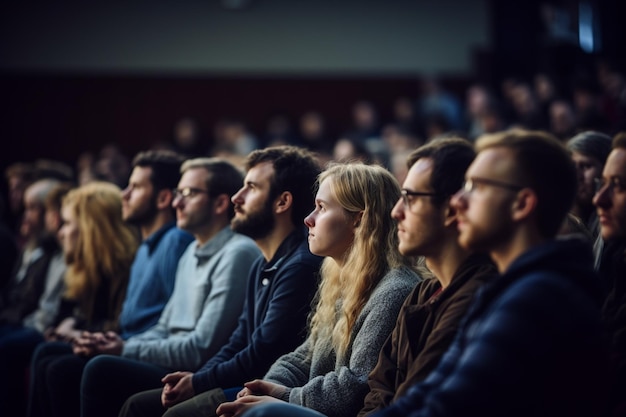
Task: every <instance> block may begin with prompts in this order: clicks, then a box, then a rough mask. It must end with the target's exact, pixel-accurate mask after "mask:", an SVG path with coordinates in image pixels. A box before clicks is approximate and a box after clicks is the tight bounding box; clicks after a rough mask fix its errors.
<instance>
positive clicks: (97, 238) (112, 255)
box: [29, 182, 138, 416]
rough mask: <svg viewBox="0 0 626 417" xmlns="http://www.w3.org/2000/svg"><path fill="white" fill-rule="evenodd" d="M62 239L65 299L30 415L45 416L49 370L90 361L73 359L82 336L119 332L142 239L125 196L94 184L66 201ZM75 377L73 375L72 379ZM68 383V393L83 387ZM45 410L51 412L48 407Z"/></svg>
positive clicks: (42, 356)
mask: <svg viewBox="0 0 626 417" xmlns="http://www.w3.org/2000/svg"><path fill="white" fill-rule="evenodd" d="M61 219H62V223H63V225H62V226H61V228H60V230H59V232H58V236H59V241H60V242H61V246H62V248H63V253H64V255H65V260H66V263H67V272H66V275H65V293H64V295H63V299H62V301H61V308H60V312H59V316H58V320H57V322H59V324H58V325H57V326H56V327H53V328H50V329H48V330H47V331H46V332H45V338H46V341H48V342H52V343H43V344H40V345H39V346H38V347H37V349H36V350H35V354H34V355H33V359H32V362H31V394H30V397H31V403H30V404H29V415H31V416H34V415H39V406H43V405H44V404H41V402H42V401H44V400H43V399H44V398H47V397H45V396H44V395H43V394H42V392H40V390H41V387H44V386H45V377H44V376H45V375H46V372H48V368H50V367H57V368H59V369H61V368H64V369H69V368H71V367H74V366H78V365H80V364H81V363H82V362H84V361H85V360H86V359H84V358H82V357H78V356H75V355H74V354H73V353H72V345H71V342H72V341H74V340H75V339H76V338H77V337H78V336H80V333H81V331H82V330H88V331H92V332H95V331H102V332H104V331H109V330H113V331H117V330H118V329H117V323H118V316H119V313H120V310H121V308H122V303H123V301H124V296H125V294H126V286H127V284H128V278H129V275H130V267H131V264H132V262H133V259H134V256H135V251H136V250H137V246H138V235H137V234H136V233H135V231H134V230H133V229H132V228H130V227H129V226H128V225H126V224H125V223H124V221H123V220H122V198H121V190H120V189H119V188H118V187H117V186H116V185H114V184H111V183H108V182H91V183H88V184H85V185H83V186H81V187H79V188H76V189H74V190H72V191H70V192H69V193H68V194H67V195H66V196H65V198H64V199H63V204H62V207H61ZM68 375H70V374H68ZM78 375H79V377H78V380H70V379H71V378H69V376H68V380H66V381H65V385H64V387H63V389H66V388H67V387H69V386H74V385H76V386H78V384H79V383H80V373H79V374H78ZM44 409H47V408H45V407H44Z"/></svg>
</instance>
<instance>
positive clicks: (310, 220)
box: [304, 210, 315, 228]
mask: <svg viewBox="0 0 626 417" xmlns="http://www.w3.org/2000/svg"><path fill="white" fill-rule="evenodd" d="M304 224H305V225H306V227H309V228H310V227H313V226H315V210H313V211H312V212H311V213H309V215H308V216H306V217H305V218H304Z"/></svg>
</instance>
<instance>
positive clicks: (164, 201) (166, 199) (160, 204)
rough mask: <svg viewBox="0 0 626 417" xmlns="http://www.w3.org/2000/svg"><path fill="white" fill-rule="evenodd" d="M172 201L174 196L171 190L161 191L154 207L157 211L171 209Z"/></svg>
mask: <svg viewBox="0 0 626 417" xmlns="http://www.w3.org/2000/svg"><path fill="white" fill-rule="evenodd" d="M173 201H174V194H173V193H172V190H167V189H165V188H164V189H162V190H161V191H159V192H158V193H157V196H156V207H157V209H158V210H166V209H170V208H171V207H172V202H173Z"/></svg>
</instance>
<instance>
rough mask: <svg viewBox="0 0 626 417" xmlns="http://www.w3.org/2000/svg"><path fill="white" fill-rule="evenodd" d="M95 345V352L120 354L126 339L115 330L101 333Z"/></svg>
mask: <svg viewBox="0 0 626 417" xmlns="http://www.w3.org/2000/svg"><path fill="white" fill-rule="evenodd" d="M100 335H101V336H99V337H98V338H97V339H96V343H95V345H94V349H95V354H100V355H115V356H120V355H121V354H122V351H123V350H124V339H122V338H121V337H120V335H119V334H117V333H115V332H106V333H104V334H102V333H100Z"/></svg>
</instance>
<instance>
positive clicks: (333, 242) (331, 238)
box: [304, 179, 355, 265]
mask: <svg viewBox="0 0 626 417" xmlns="http://www.w3.org/2000/svg"><path fill="white" fill-rule="evenodd" d="M354 221H355V218H354V215H352V214H350V213H348V212H347V211H346V210H345V209H344V208H343V207H342V206H341V205H340V204H339V202H338V201H337V200H336V199H335V197H334V196H333V194H332V193H331V190H330V184H329V180H328V179H325V180H324V181H322V183H321V184H320V187H319V190H318V192H317V195H316V196H315V210H313V211H312V212H311V214H309V215H308V216H307V217H306V218H305V219H304V224H305V225H306V227H308V228H309V250H310V251H311V253H313V254H315V255H319V256H330V257H331V258H333V259H334V260H335V261H336V262H337V263H338V264H340V265H341V264H342V263H343V259H344V257H345V255H346V253H347V252H348V249H349V248H350V246H351V245H352V242H353V240H354Z"/></svg>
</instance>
